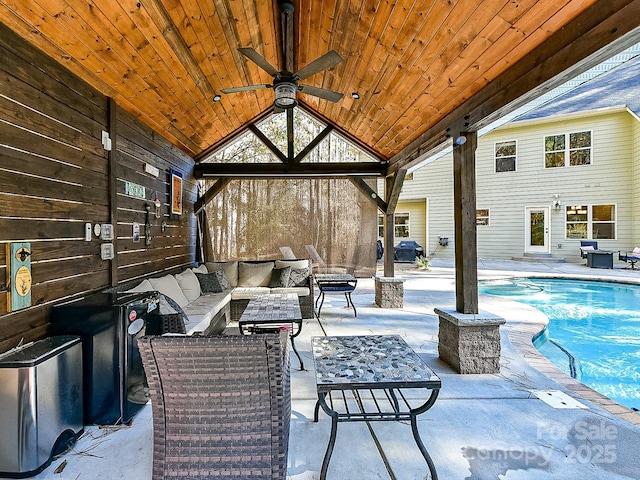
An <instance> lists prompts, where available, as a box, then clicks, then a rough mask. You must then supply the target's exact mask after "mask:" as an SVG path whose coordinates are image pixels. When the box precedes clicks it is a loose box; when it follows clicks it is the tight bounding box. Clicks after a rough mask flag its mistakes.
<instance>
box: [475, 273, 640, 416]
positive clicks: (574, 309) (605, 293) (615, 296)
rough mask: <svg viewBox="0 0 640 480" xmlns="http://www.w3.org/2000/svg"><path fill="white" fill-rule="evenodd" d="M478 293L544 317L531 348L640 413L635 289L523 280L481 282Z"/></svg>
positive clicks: (639, 322)
mask: <svg viewBox="0 0 640 480" xmlns="http://www.w3.org/2000/svg"><path fill="white" fill-rule="evenodd" d="M479 290H480V293H484V294H488V295H495V296H500V297H508V298H511V299H513V300H516V301H518V302H522V303H525V304H527V305H531V306H533V307H535V308H537V309H538V310H540V311H541V312H542V313H544V314H545V315H547V317H549V325H548V327H547V328H546V329H545V331H543V332H542V333H541V334H540V335H538V336H537V337H536V339H535V340H534V345H535V347H536V348H537V349H538V350H539V351H540V352H541V353H542V354H543V355H544V356H545V357H547V358H548V359H549V360H550V361H551V362H553V363H554V364H555V365H556V366H557V367H559V368H561V369H562V370H563V371H565V372H566V373H568V374H570V375H572V376H573V377H574V378H576V379H577V380H579V381H581V382H582V383H584V384H585V385H588V386H589V387H591V388H593V389H594V390H596V391H597V392H600V393H601V394H603V395H605V396H607V397H609V398H611V399H613V400H615V401H616V402H618V403H620V404H622V405H625V406H627V407H629V408H633V409H636V410H637V409H640V286H638V285H630V284H624V283H613V282H599V281H582V280H566V279H542V278H526V279H510V280H491V281H483V282H480V288H479Z"/></svg>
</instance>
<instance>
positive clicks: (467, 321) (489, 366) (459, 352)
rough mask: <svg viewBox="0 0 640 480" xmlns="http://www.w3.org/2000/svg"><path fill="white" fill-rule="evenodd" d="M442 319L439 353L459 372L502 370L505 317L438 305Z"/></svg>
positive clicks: (495, 371)
mask: <svg viewBox="0 0 640 480" xmlns="http://www.w3.org/2000/svg"><path fill="white" fill-rule="evenodd" d="M434 311H435V313H436V314H437V315H438V319H439V331H438V354H439V355H440V358H442V360H443V361H444V362H445V363H447V364H448V365H450V366H451V367H453V368H454V369H455V370H456V371H457V372H458V373H463V374H470V373H499V372H500V325H503V324H504V323H505V320H504V319H503V318H501V317H498V316H496V315H493V314H491V313H478V314H473V313H460V312H457V311H455V310H441V309H438V308H436V309H434Z"/></svg>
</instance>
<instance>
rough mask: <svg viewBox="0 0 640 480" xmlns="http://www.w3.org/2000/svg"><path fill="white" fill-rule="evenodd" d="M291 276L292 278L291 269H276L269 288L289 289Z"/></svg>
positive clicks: (272, 274)
mask: <svg viewBox="0 0 640 480" xmlns="http://www.w3.org/2000/svg"><path fill="white" fill-rule="evenodd" d="M290 276H291V267H283V268H274V269H273V270H272V271H271V279H270V280H269V288H279V287H288V286H289V277H290Z"/></svg>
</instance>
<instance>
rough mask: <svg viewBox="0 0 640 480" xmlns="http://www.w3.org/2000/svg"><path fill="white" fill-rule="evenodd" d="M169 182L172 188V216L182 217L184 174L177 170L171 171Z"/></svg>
mask: <svg viewBox="0 0 640 480" xmlns="http://www.w3.org/2000/svg"><path fill="white" fill-rule="evenodd" d="M169 182H170V187H171V214H172V215H182V174H181V173H180V172H176V171H175V170H169Z"/></svg>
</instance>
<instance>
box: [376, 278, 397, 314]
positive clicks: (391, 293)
mask: <svg viewBox="0 0 640 480" xmlns="http://www.w3.org/2000/svg"><path fill="white" fill-rule="evenodd" d="M375 280H376V305H377V306H378V307H381V308H402V307H403V306H404V280H402V279H400V278H395V277H375Z"/></svg>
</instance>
